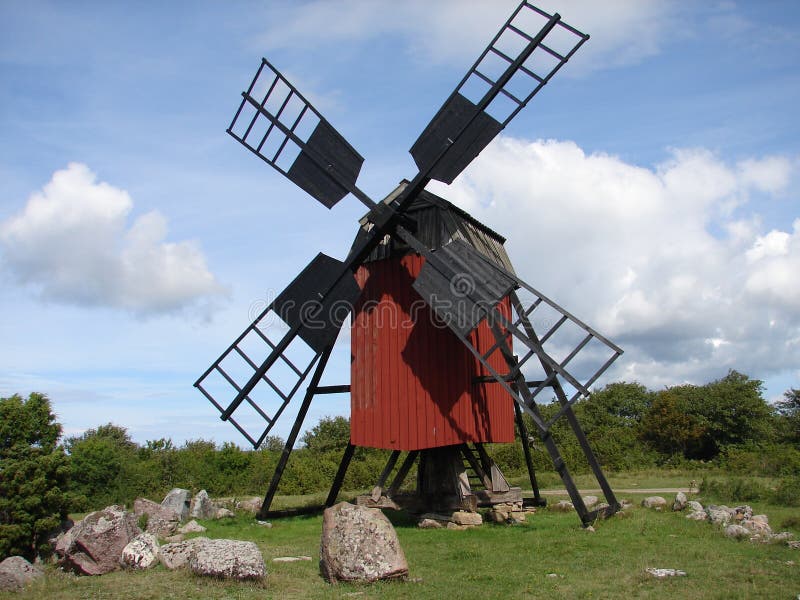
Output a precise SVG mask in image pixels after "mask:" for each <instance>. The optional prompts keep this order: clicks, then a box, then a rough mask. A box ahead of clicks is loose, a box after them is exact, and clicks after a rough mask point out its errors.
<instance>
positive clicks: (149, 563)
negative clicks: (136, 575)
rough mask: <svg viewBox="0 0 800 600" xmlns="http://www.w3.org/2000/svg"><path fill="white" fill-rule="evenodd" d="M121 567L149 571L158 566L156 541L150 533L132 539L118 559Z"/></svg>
mask: <svg viewBox="0 0 800 600" xmlns="http://www.w3.org/2000/svg"><path fill="white" fill-rule="evenodd" d="M119 562H120V564H121V565H122V566H123V567H129V568H131V569H149V568H150V567H154V566H156V565H157V564H158V540H156V536H155V535H153V534H152V533H140V534H139V535H137V536H136V537H135V538H133V539H132V540H131V541H130V542H128V545H127V546H125V548H123V549H122V556H120V559H119Z"/></svg>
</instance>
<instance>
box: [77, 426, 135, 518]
mask: <svg viewBox="0 0 800 600" xmlns="http://www.w3.org/2000/svg"><path fill="white" fill-rule="evenodd" d="M65 445H66V447H67V451H68V452H69V458H70V465H71V467H72V485H73V489H74V490H75V492H76V493H78V494H79V495H80V496H81V497H82V498H83V502H82V504H81V505H80V506H81V508H84V509H98V508H102V507H104V506H108V505H109V504H115V503H119V502H125V501H128V500H132V499H133V498H131V497H130V496H132V495H133V496H135V495H136V494H137V492H138V491H139V489H140V488H141V487H142V486H141V482H140V481H139V479H140V475H141V474H140V473H138V471H137V466H138V465H139V461H138V460H137V456H136V454H137V450H138V446H137V445H136V444H135V443H134V442H133V441H132V440H131V438H130V436H129V435H128V431H127V429H125V428H124V427H120V426H119V425H114V424H113V423H107V424H106V425H101V426H99V427H98V428H97V429H88V430H86V431H85V432H84V433H83V434H82V435H80V436H75V437H70V438H67V440H66V443H65Z"/></svg>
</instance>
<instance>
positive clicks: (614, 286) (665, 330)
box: [0, 0, 800, 443]
mask: <svg viewBox="0 0 800 600" xmlns="http://www.w3.org/2000/svg"><path fill="white" fill-rule="evenodd" d="M428 4H430V5H428ZM515 5H516V2H514V1H513V0H511V1H503V2H500V1H497V2H477V1H475V2H463V1H462V2H455V1H451V0H442V1H440V2H436V3H426V2H423V1H418V0H411V1H409V2H405V3H395V2H383V1H372V2H367V1H357V0H335V1H329V2H322V1H319V2H302V3H301V2H277V3H273V2H262V3H256V2H234V3H216V2H196V3H182V2H175V3H167V4H166V5H164V4H161V3H160V4H156V3H148V2H144V3H137V4H136V5H135V6H133V5H131V6H123V5H121V4H114V3H105V2H104V3H100V2H70V3H55V2H53V3H47V2H36V1H33V2H25V3H19V2H10V1H6V2H0V182H2V186H0V280H1V281H2V286H0V311H1V312H0V314H2V315H3V317H2V320H0V334H2V339H3V344H2V346H1V347H0V365H2V366H1V367H0V394H3V395H8V394H11V393H15V392H19V393H23V394H26V393H28V392H30V391H42V392H45V393H48V394H49V395H50V397H51V398H52V400H53V404H54V406H55V410H56V412H57V413H58V415H59V418H60V420H61V422H62V423H63V424H64V426H65V430H66V432H67V433H68V434H74V433H78V432H80V431H82V430H84V429H86V428H88V427H95V426H97V425H99V424H103V423H106V422H109V421H113V422H115V423H117V424H120V425H123V426H125V427H128V428H129V430H130V432H131V433H132V435H133V437H134V438H135V439H136V440H137V441H140V442H142V441H144V440H146V439H154V438H160V437H171V438H173V439H174V440H175V441H178V442H180V441H182V440H185V439H191V438H198V437H203V438H213V439H215V440H216V441H218V442H222V441H224V440H233V441H237V442H240V443H241V441H242V440H241V439H240V438H239V436H238V433H237V432H236V431H235V430H234V429H233V428H232V427H230V425H228V424H225V423H222V422H220V421H219V419H218V418H217V415H216V412H215V411H214V409H213V408H212V407H211V406H210V405H209V404H208V403H207V402H206V401H205V400H204V399H203V398H202V397H201V396H200V395H199V394H198V393H197V392H196V391H195V390H194V389H193V388H192V383H193V382H194V380H195V379H196V377H197V376H198V375H199V374H200V373H202V372H203V370H204V369H205V368H206V367H207V366H208V364H209V363H210V362H211V361H212V360H214V359H215V358H216V356H217V355H218V354H219V352H221V351H222V350H223V349H224V348H225V347H226V346H227V344H228V343H229V342H230V341H231V340H232V339H233V337H235V336H236V335H237V334H238V333H239V332H240V331H241V330H242V329H243V328H244V327H245V326H246V325H247V324H248V323H249V320H250V319H251V318H252V317H253V316H254V315H255V313H256V312H257V308H258V307H259V306H262V305H263V302H264V300H265V299H268V298H270V294H274V293H276V292H277V291H280V290H281V289H282V288H283V287H285V285H286V284H287V283H288V282H289V281H290V280H291V279H292V278H293V277H294V275H295V274H296V273H297V272H298V271H299V270H300V269H301V268H302V267H303V266H304V265H305V264H306V263H308V261H309V260H311V258H312V257H313V256H314V255H315V254H316V253H317V252H319V251H323V252H325V253H327V254H329V255H332V256H336V257H339V258H342V257H344V255H345V254H346V251H347V249H348V248H349V244H350V241H351V240H352V237H353V235H354V233H355V229H354V226H355V222H356V219H357V217H359V216H360V215H361V214H362V213H363V207H362V206H361V205H360V204H359V203H358V202H357V201H356V200H355V199H353V198H348V199H346V200H345V201H343V202H341V203H340V204H339V205H337V206H336V207H335V208H334V209H333V210H331V211H328V210H327V209H325V208H324V207H322V206H321V205H318V204H317V203H316V202H314V201H313V200H312V199H311V198H309V197H307V196H306V195H305V194H304V193H303V192H302V191H300V190H298V189H297V188H295V186H294V185H293V184H291V183H290V182H288V181H286V180H284V179H282V178H281V177H280V176H279V175H278V174H277V173H276V172H274V171H272V170H271V169H270V168H269V167H267V166H266V165H264V164H263V163H261V162H260V161H259V160H258V159H256V158H255V157H253V156H252V155H250V154H248V153H247V152H246V151H245V150H244V149H243V148H242V147H240V146H239V145H238V144H236V143H235V141H234V140H233V139H231V138H230V137H229V136H227V135H226V134H225V128H226V127H227V125H228V123H229V122H230V119H231V117H232V115H233V112H234V110H235V108H236V106H237V105H238V101H239V93H240V91H241V90H243V89H244V88H245V87H246V85H247V84H248V82H249V80H250V78H251V77H252V74H253V72H254V71H255V69H256V68H257V66H258V61H259V59H260V58H261V57H262V56H266V57H268V58H269V59H270V60H271V61H272V62H273V64H275V65H276V66H277V67H278V68H279V69H281V70H282V71H283V72H284V74H286V75H287V76H288V77H289V78H290V79H291V80H292V81H293V82H294V83H295V85H297V87H299V88H300V90H301V91H302V92H303V93H305V94H306V95H307V96H308V97H309V98H310V99H311V100H312V101H313V102H314V103H315V105H316V106H317V108H318V109H319V110H320V111H321V112H322V113H323V114H324V115H325V116H326V117H327V118H328V120H330V121H331V122H332V123H333V124H334V126H335V127H337V129H339V131H341V132H342V133H343V134H344V135H345V137H346V138H347V139H348V140H349V141H350V143H351V144H352V145H353V146H355V147H356V148H357V149H358V150H359V152H360V153H361V154H362V155H363V156H364V157H365V158H366V162H365V165H364V168H363V170H362V174H361V177H360V179H359V185H360V187H362V189H364V190H365V191H366V192H367V193H369V194H370V195H372V196H373V197H376V198H377V197H382V196H383V195H385V194H386V193H388V191H390V190H391V189H392V187H393V186H394V185H396V183H397V182H398V181H399V180H400V179H401V178H403V177H411V176H413V175H414V174H415V172H416V171H415V169H414V165H413V161H412V160H411V158H410V156H409V155H408V152H407V150H408V148H409V147H410V146H411V144H412V143H413V142H414V141H415V140H416V138H417V135H418V134H419V132H420V131H421V130H422V129H423V128H424V126H425V125H426V123H427V122H428V120H429V119H430V118H431V117H432V116H433V115H434V114H435V112H436V110H437V109H438V108H439V106H440V105H441V103H442V102H443V101H444V99H445V98H446V97H447V95H448V94H449V93H450V91H451V90H452V88H453V87H454V86H455V85H456V83H458V81H459V80H460V79H461V77H462V76H463V74H464V73H465V72H466V70H467V68H468V67H469V66H470V65H471V64H472V62H473V61H474V59H475V58H476V57H477V55H478V54H479V52H480V51H481V50H482V49H483V47H484V46H485V45H486V43H487V42H488V41H489V40H490V39H491V37H492V36H493V35H494V33H495V32H496V31H497V29H498V28H499V26H500V25H501V24H502V22H503V21H504V20H505V18H506V17H507V15H508V14H509V13H510V12H511V10H513V8H514V7H515ZM601 5H602V6H601ZM132 6H133V7H132ZM540 6H542V8H545V9H548V10H551V11H552V10H557V11H558V12H560V14H561V15H562V16H563V18H564V19H565V20H566V21H567V22H568V23H570V24H572V25H574V26H576V27H578V28H579V29H581V30H583V31H586V32H587V33H589V34H591V36H592V38H591V39H590V40H589V42H587V44H586V45H585V46H584V47H583V48H582V49H581V50H580V52H579V54H578V55H576V57H575V59H574V60H573V61H571V62H570V63H569V64H567V65H566V66H565V67H564V69H562V71H561V72H560V73H559V74H558V75H557V76H556V77H555V78H554V79H553V81H552V82H551V84H550V85H548V86H547V87H546V88H545V89H544V90H543V91H542V92H541V93H540V94H539V96H537V97H536V98H535V99H534V100H533V101H532V103H531V105H530V106H529V107H528V108H526V109H525V110H524V111H523V112H522V113H521V114H520V115H518V117H517V118H516V119H515V120H514V121H513V122H512V123H511V124H510V126H509V127H508V128H507V129H506V130H505V132H504V133H503V134H502V135H501V136H500V138H498V139H497V140H496V141H495V142H494V143H493V144H492V145H491V146H490V147H489V148H487V149H486V150H485V151H484V153H483V154H482V155H481V156H480V157H479V159H478V160H476V161H475V162H474V163H473V164H472V165H471V166H470V168H469V169H468V170H467V171H466V172H465V173H463V174H462V176H460V177H459V178H458V179H457V180H456V181H455V182H454V183H453V184H452V185H451V186H449V187H447V186H443V185H437V184H433V185H431V187H430V189H432V190H433V191H435V192H436V193H439V194H441V195H443V196H445V197H446V198H448V199H449V200H451V201H453V202H455V203H456V204H458V205H460V206H462V207H463V208H465V209H466V210H468V211H470V212H471V213H473V214H474V215H475V216H476V217H477V218H479V219H480V220H482V221H484V222H486V223H487V224H489V225H490V226H492V227H493V228H495V229H496V230H498V231H500V232H501V233H503V234H504V235H505V236H506V237H507V238H508V240H509V241H508V244H507V247H508V249H509V252H510V254H511V257H512V260H513V261H514V264H515V266H516V268H517V271H518V272H519V273H520V274H521V275H522V276H523V277H524V278H525V279H526V280H527V281H529V282H530V283H531V284H533V285H534V286H535V287H537V288H539V289H540V290H542V291H543V292H545V293H547V294H548V295H550V296H551V297H553V298H555V299H556V300H558V301H559V302H560V303H561V304H563V305H564V306H565V307H566V308H568V309H569V310H571V311H572V312H574V313H575V314H577V315H578V316H579V317H581V318H583V319H584V320H586V321H587V322H589V323H590V324H592V325H594V326H595V327H596V328H597V329H599V330H600V331H601V332H603V333H605V334H607V335H608V336H609V337H611V338H612V339H613V340H614V341H616V342H617V343H618V344H620V345H621V346H623V348H624V349H625V350H626V353H625V355H624V356H623V357H622V358H621V359H620V360H619V361H618V364H617V365H616V366H615V368H614V370H613V371H612V372H611V373H610V374H609V377H608V378H607V380H615V379H626V380H629V381H630V380H638V381H641V382H642V383H644V384H646V385H648V386H651V387H653V388H661V387H663V386H665V385H672V384H677V383H683V382H692V383H703V382H706V381H709V380H711V379H714V378H718V377H721V376H724V375H725V373H726V372H727V371H728V369H731V368H734V369H737V370H740V371H742V372H745V373H747V374H748V375H750V376H752V377H756V378H759V379H763V380H764V381H765V382H766V387H767V396H768V397H769V398H770V399H774V398H776V397H778V396H779V395H780V394H781V393H782V392H783V391H784V390H785V389H787V388H789V387H800V278H798V277H797V273H798V272H799V271H800V208H799V204H798V194H797V191H796V190H797V183H798V180H799V179H800V177H799V175H800V142H798V140H800V119H798V118H797V106H799V105H800V67H798V65H800V34H798V33H797V32H798V31H800V6H798V4H797V3H796V2H790V1H785V2H777V1H776V2H704V3H698V2H688V1H687V2H662V1H656V0H652V1H636V2H623V1H619V2H612V3H597V2H589V1H585V2H578V1H576V2H566V1H565V2H557V1H556V0H553V1H548V2H546V3H544V2H543V3H540ZM348 365H349V354H348V347H347V340H346V339H343V341H342V343H341V344H340V345H339V347H338V348H337V353H336V355H335V356H334V358H333V359H332V363H331V366H330V367H329V369H328V373H327V375H326V379H327V380H328V382H329V383H346V382H347V379H348ZM346 411H347V401H346V399H344V398H334V397H326V398H320V399H318V400H317V401H316V402H315V404H314V405H313V407H312V411H311V413H310V416H309V420H308V423H309V425H311V424H313V423H314V422H315V420H317V419H318V418H319V417H320V416H322V415H325V414H334V413H341V414H346ZM290 416H291V415H289V417H290ZM290 422H291V419H290V418H286V419H285V420H284V421H283V423H281V424H280V425H279V426H278V428H277V430H276V433H278V434H280V435H286V432H287V431H288V427H289V426H290Z"/></svg>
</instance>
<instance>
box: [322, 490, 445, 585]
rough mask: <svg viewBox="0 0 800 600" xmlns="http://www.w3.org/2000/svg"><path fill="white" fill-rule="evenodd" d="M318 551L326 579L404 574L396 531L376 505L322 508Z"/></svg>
mask: <svg viewBox="0 0 800 600" xmlns="http://www.w3.org/2000/svg"><path fill="white" fill-rule="evenodd" d="M451 524H452V523H451ZM319 554H320V559H319V565H320V570H321V571H322V575H323V576H324V577H325V579H327V580H328V581H330V582H334V581H377V580H379V579H396V578H400V577H406V576H407V575H408V563H407V562H406V557H405V554H404V553H403V549H402V548H401V547H400V541H399V540H398V539H397V533H396V532H395V530H394V527H392V524H391V523H390V522H389V519H387V518H386V515H384V514H383V513H382V512H381V511H380V510H379V509H377V508H367V507H365V506H354V505H353V504H349V503H347V502H340V503H339V504H337V505H335V506H332V507H330V508H327V509H325V512H324V513H323V520H322V539H321V541H320V552H319Z"/></svg>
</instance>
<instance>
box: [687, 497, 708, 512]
mask: <svg viewBox="0 0 800 600" xmlns="http://www.w3.org/2000/svg"><path fill="white" fill-rule="evenodd" d="M686 508H688V509H689V510H691V511H695V512H697V511H701V510H705V509H704V508H703V505H702V504H700V503H699V502H698V501H697V500H689V501H688V502H687V503H686Z"/></svg>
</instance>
